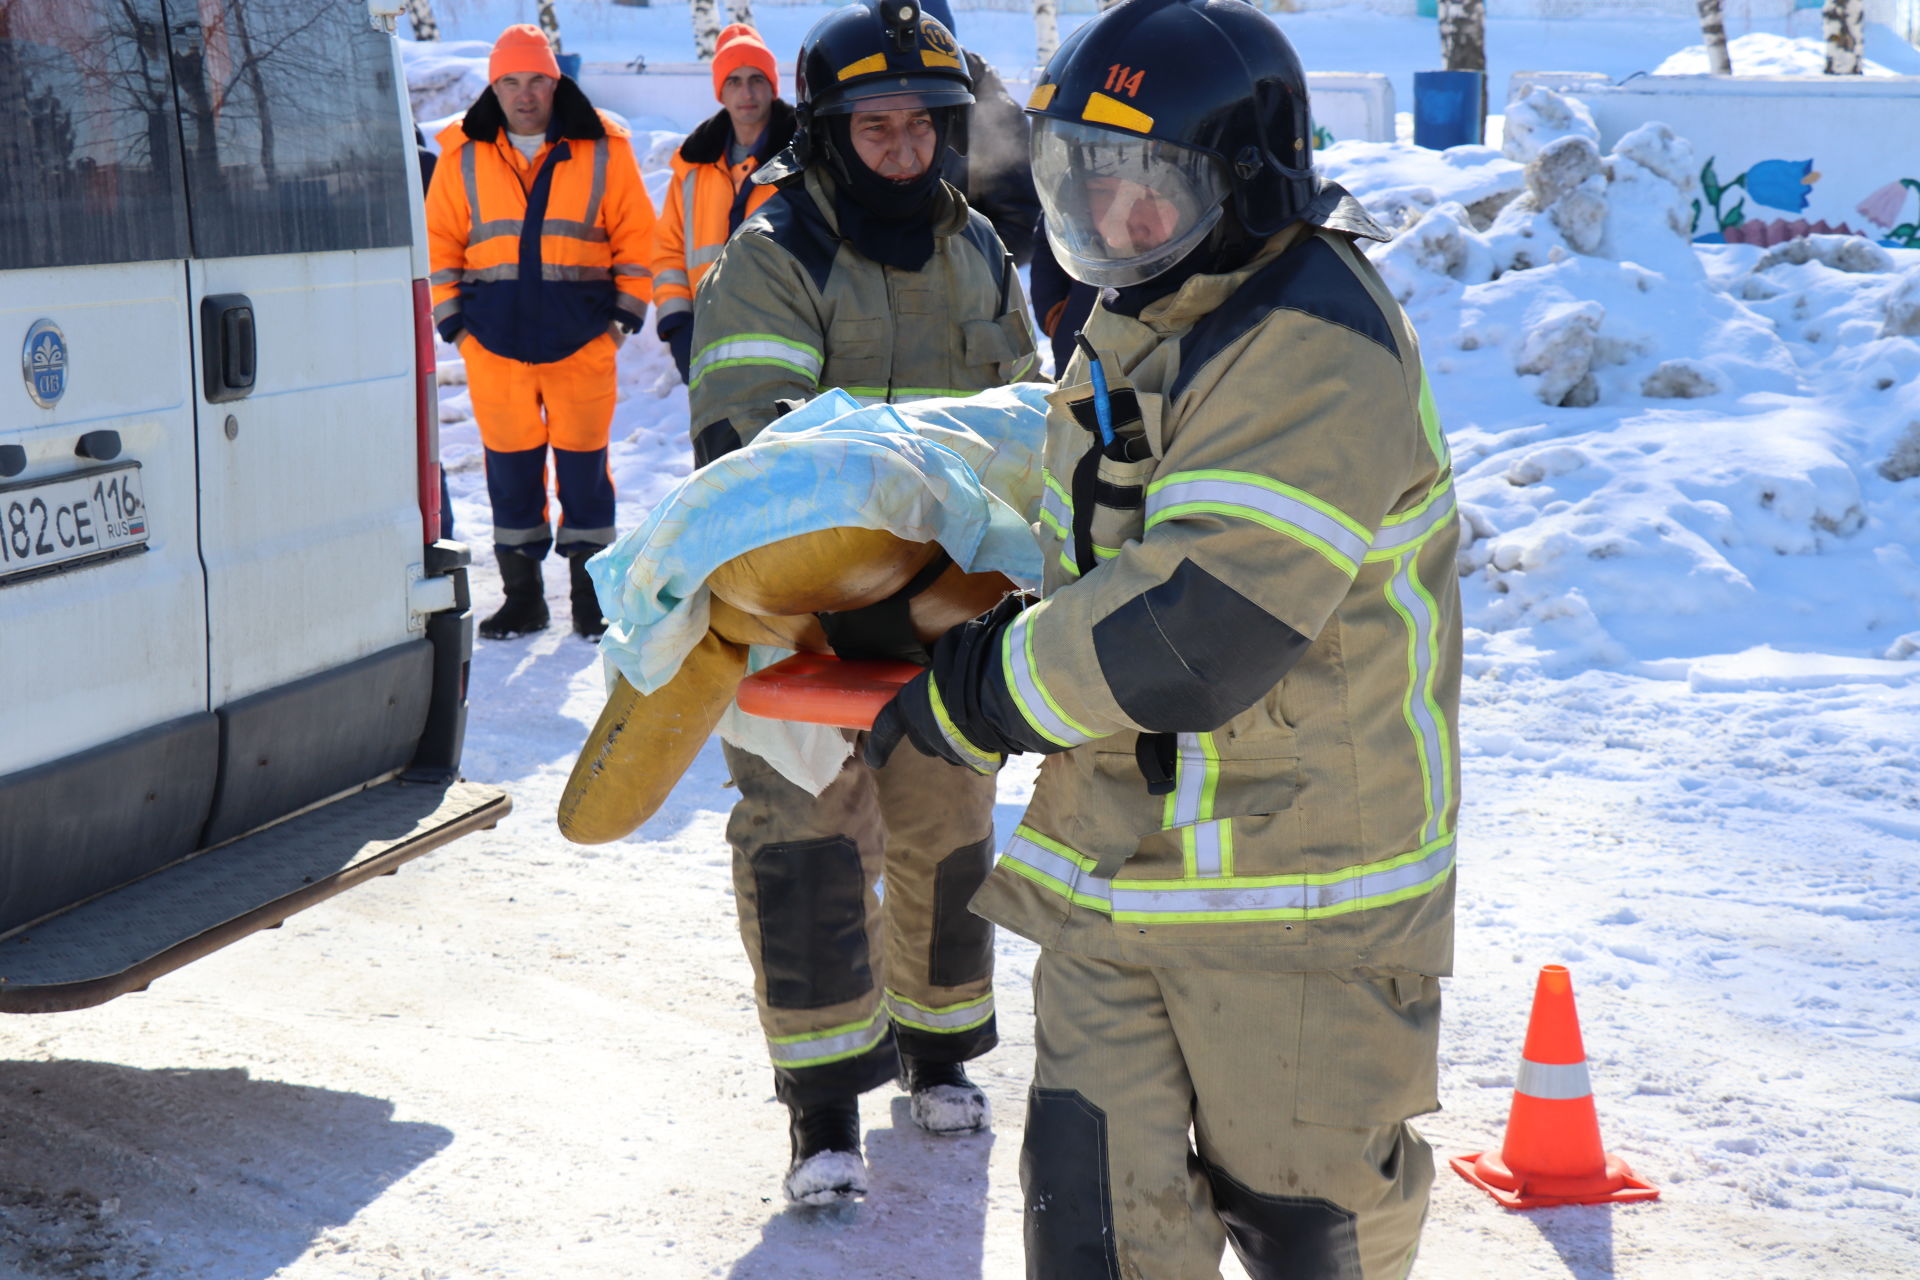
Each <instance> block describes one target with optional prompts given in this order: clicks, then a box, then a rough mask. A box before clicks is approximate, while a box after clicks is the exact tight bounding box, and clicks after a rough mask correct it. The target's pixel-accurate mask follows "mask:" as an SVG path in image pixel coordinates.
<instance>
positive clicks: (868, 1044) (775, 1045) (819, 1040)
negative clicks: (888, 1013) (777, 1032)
mask: <svg viewBox="0 0 1920 1280" xmlns="http://www.w3.org/2000/svg"><path fill="white" fill-rule="evenodd" d="M880 1013H881V1011H880V1010H879V1009H875V1010H874V1011H873V1012H872V1013H870V1014H868V1015H867V1016H866V1017H865V1018H862V1019H861V1020H860V1021H858V1022H845V1023H842V1024H841V1025H839V1026H837V1027H828V1028H827V1029H826V1030H824V1031H808V1032H803V1033H802V1034H800V1035H797V1036H768V1037H767V1052H768V1055H769V1056H770V1057H771V1058H772V1059H773V1061H774V1064H775V1065H776V1066H782V1067H790V1068H791V1067H818V1066H822V1065H824V1064H826V1063H829V1062H844V1061H845V1060H847V1059H848V1058H857V1057H859V1056H860V1055H861V1054H863V1053H865V1052H867V1051H868V1050H869V1049H871V1048H873V1047H874V1046H875V1045H877V1044H879V1043H880V1041H881V1040H882V1039H883V1038H884V1037H885V1036H886V1034H887V1020H886V1019H885V1018H883V1017H881V1016H880Z"/></svg>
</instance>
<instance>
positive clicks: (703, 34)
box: [693, 0, 720, 62]
mask: <svg viewBox="0 0 1920 1280" xmlns="http://www.w3.org/2000/svg"><path fill="white" fill-rule="evenodd" d="M719 43H720V10H719V6H718V5H716V4H715V3H714V0H693V56H694V57H696V58H698V59H699V60H700V61H702V62H712V61H713V51H714V49H715V47H716V46H718V45H719Z"/></svg>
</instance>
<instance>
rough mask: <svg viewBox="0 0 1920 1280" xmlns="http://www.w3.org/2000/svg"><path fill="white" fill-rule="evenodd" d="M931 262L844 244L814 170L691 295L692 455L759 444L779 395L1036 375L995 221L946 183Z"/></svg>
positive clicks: (963, 387)
mask: <svg viewBox="0 0 1920 1280" xmlns="http://www.w3.org/2000/svg"><path fill="white" fill-rule="evenodd" d="M941 199H942V208H943V210H944V211H943V212H942V213H941V214H940V215H938V219H937V221H936V223H935V226H934V249H933V256H932V257H931V258H930V259H928V261H927V263H926V265H925V266H923V267H921V268H920V270H918V271H902V270H899V269H897V268H893V267H884V266H882V265H881V264H879V263H877V262H875V261H873V260H872V259H871V258H868V257H866V256H865V255H864V254H862V253H860V252H859V250H858V249H856V248H855V247H854V246H853V245H852V244H851V243H850V242H848V241H845V240H842V239H841V238H840V235H839V231H838V229H837V222H836V221H835V219H834V215H833V196H832V187H831V185H830V184H829V182H828V180H827V178H826V177H825V176H824V175H823V174H822V173H821V172H820V170H819V169H818V168H810V169H808V170H807V171H806V177H805V180H804V183H800V182H796V183H792V184H790V185H787V186H785V187H783V188H781V189H780V191H779V192H778V194H777V195H776V196H775V197H774V198H773V199H771V200H769V201H768V202H767V204H766V206H765V207H764V208H762V209H761V210H760V211H759V212H758V213H756V214H754V215H753V217H751V218H749V219H747V221H745V222H744V223H742V224H741V225H740V230H739V231H738V232H736V233H735V235H734V236H733V238H732V239H731V240H729V241H727V244H726V248H725V249H724V251H723V252H722V253H721V255H720V260H719V261H718V262H716V263H715V264H714V267H713V271H712V274H711V275H709V276H708V277H707V279H706V280H705V281H704V282H703V283H702V284H701V286H700V291H699V293H698V295H697V296H696V297H695V299H694V321H693V364H692V376H691V378H690V379H689V381H688V400H689V404H690V406H691V409H692V426H693V431H694V456H695V459H696V460H697V461H700V462H705V461H708V460H709V459H711V458H713V457H717V456H718V455H719V454H721V453H725V452H726V451H727V450H728V449H729V448H737V447H738V446H739V445H740V444H742V443H744V442H746V441H748V440H751V439H752V438H753V437H754V435H756V434H757V433H758V432H759V431H760V429H761V428H762V427H764V426H766V425H767V423H769V422H771V421H773V419H774V418H775V417H777V416H778V415H779V412H780V410H779V409H778V408H777V407H776V406H775V403H774V402H775V401H777V400H801V401H805V400H809V399H811V398H813V397H814V396H815V395H817V394H819V393H820V392H821V391H824V390H826V389H827V388H829V387H840V388H842V389H844V390H846V391H848V392H850V393H851V394H853V395H854V396H855V397H857V398H859V399H860V400H862V401H865V402H870V403H881V402H891V403H897V402H900V401H905V400H913V399H921V398H925V397H928V396H964V395H971V394H973V393H974V392H976V391H984V390H986V389H987V388H989V387H998V386H1003V385H1005V384H1006V383H1009V382H1018V381H1021V380H1023V379H1030V378H1032V377H1034V376H1035V375H1034V372H1033V371H1034V367H1035V353H1034V342H1033V330H1032V327H1031V325H1030V324H1029V322H1028V319H1027V304H1026V299H1025V298H1024V297H1023V296H1022V295H1021V291H1020V277H1019V274H1018V272H1017V271H1016V270H1015V269H1014V267H1013V263H1012V259H1011V258H1010V256H1009V255H1008V254H1007V251H1006V249H1005V248H1004V247H1003V246H1002V245H1001V243H1000V239H999V237H998V236H996V235H994V233H993V227H992V225H991V224H989V223H988V222H987V220H986V219H985V218H983V217H981V216H980V215H979V214H978V213H975V212H973V211H972V210H970V209H968V208H967V203H966V200H965V199H964V198H962V197H961V195H960V193H959V192H957V191H955V190H953V189H952V188H951V187H946V186H943V187H942V188H941Z"/></svg>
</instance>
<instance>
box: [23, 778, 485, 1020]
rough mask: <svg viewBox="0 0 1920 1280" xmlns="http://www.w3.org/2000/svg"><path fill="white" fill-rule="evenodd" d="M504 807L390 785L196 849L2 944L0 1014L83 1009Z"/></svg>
mask: <svg viewBox="0 0 1920 1280" xmlns="http://www.w3.org/2000/svg"><path fill="white" fill-rule="evenodd" d="M512 808H513V802H512V801H511V800H510V799H508V797H507V795H506V793H505V792H503V791H500V790H498V789H497V788H494V787H486V786H480V785H478V784H476V783H470V782H454V783H452V784H450V785H445V786H440V785H421V784H418V783H409V782H405V781H399V780H396V781H393V782H387V783H383V784H381V785H379V786H375V787H369V788H367V789H366V790H365V791H361V792H357V793H355V794H353V795H350V796H347V797H344V798H342V799H340V800H336V801H334V802H332V803H331V804H326V805H322V806H321V807H319V808H317V809H314V810H312V811H310V812H308V813H304V814H301V815H300V816H299V817H296V818H292V819H290V820H288V821H286V822H282V823H280V824H278V825H277V826H273V827H269V828H267V829H266V830H264V831H260V832H256V833H255V834H253V835H250V836H247V837H245V838H244V839H241V840H235V841H233V842H232V843H230V844H226V845H222V846H221V847H219V848H217V849H212V850H208V851H207V852H204V853H200V854H196V855H195V856H193V857H191V858H187V859H185V860H183V861H180V862H176V863H174V864H173V865H171V866H168V867H164V868H162V869H161V870H159V871H155V872H153V873H152V874H150V875H147V876H145V877H143V878H141V879H139V880H136V881H134V882H133V883H131V884H126V885H122V886H121V887H119V888H118V889H115V890H113V891H112V892H110V893H105V894H102V895H101V896H99V897H97V898H92V899H90V900H88V901H86V902H83V903H81V904H80V905H78V906H75V907H71V908H69V909H67V910H66V911H63V912H60V913H59V914H57V915H53V916H49V917H48V918H46V919H43V920H40V921H37V922H35V923H34V924H33V925H31V926H29V927H28V928H26V929H24V930H21V931H20V932H18V933H16V934H14V935H13V936H11V937H8V938H5V939H4V940H0V1013H57V1012H61V1011H65V1010H71V1009H85V1008H88V1007H90V1006H92V1005H97V1004H102V1003H104V1002H106V1001H108V1000H111V999H113V998H114V997H116V996H121V995H125V994H127V993H128V992H131V991H139V990H142V989H143V988H145V987H146V985H147V984H148V983H150V982H151V981H153V979H155V978H157V977H159V976H161V975H162V974H165V973H169V972H171V971H172V970H174V969H177V968H179V967H180V966H181V965H183V964H187V963H189V962H190V961H193V960H197V959H199V958H201V957H202V956H205V955H208V954H209V953H211V952H214V951H217V950H219V949H220V948H221V947H224V946H226V945H227V944H229V943H232V942H237V941H238V940H239V939H241V938H243V937H245V936H246V935H248V934H250V933H253V932H255V931H257V930H260V929H268V928H272V927H273V926H275V925H277V924H279V923H281V922H282V921H283V920H285V919H286V918H287V917H288V916H291V915H293V914H295V913H296V912H299V911H304V910H305V909H306V908H308V907H310V906H313V905H314V904H315V903H318V902H322V901H325V900H326V899H328V898H330V897H332V896H334V895H335V894H337V893H340V892H341V891H342V890H345V889H350V888H352V887H353V886H355V885H357V884H359V883H361V882H362V881H364V880H367V879H369V878H371V877H373V876H377V875H385V874H388V873H390V872H392V871H395V870H397V869H398V868H399V866H400V864H401V863H403V862H406V861H408V860H409V859H411V858H416V857H418V856H420V855H421V854H423V853H426V852H427V851H429V850H431V849H436V848H438V847H439V846H441V845H443V844H446V843H447V842H448V841H451V840H454V839H457V838H458V837H460V836H463V835H465V834H467V833H468V832H471V831H478V830H481V829H484V828H487V827H491V826H493V825H494V824H495V823H497V822H499V820H500V819H501V818H503V817H505V816H506V815H507V814H508V813H509V812H510V811H511V810H512Z"/></svg>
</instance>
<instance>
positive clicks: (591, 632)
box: [567, 551, 607, 640]
mask: <svg viewBox="0 0 1920 1280" xmlns="http://www.w3.org/2000/svg"><path fill="white" fill-rule="evenodd" d="M592 557H593V552H591V551H576V552H574V553H573V554H572V555H570V556H568V557H567V578H568V581H569V582H571V583H572V584H573V585H572V592H571V595H570V597H569V598H570V599H571V600H572V602H573V633H574V634H575V635H577V636H585V637H586V638H587V639H589V640H598V639H599V638H600V636H601V634H602V633H603V632H605V631H606V629H607V623H606V619H604V618H602V617H601V616H600V597H599V595H598V594H597V593H596V592H595V591H594V589H593V579H592V578H589V577H588V576H587V561H588V560H589V559H591V558H592Z"/></svg>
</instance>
